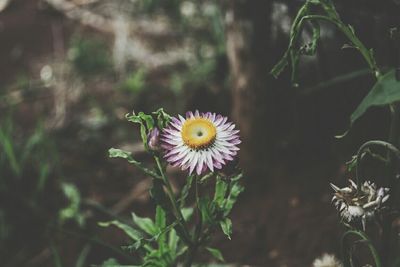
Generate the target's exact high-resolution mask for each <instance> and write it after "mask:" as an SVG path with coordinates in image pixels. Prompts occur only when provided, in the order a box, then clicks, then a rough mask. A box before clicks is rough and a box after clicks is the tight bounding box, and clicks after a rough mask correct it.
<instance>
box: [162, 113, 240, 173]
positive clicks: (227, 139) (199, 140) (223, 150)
mask: <svg viewBox="0 0 400 267" xmlns="http://www.w3.org/2000/svg"><path fill="white" fill-rule="evenodd" d="M227 120H228V118H226V117H223V116H221V115H217V114H215V113H211V112H207V113H199V112H198V111H196V112H194V113H192V112H187V113H186V118H184V117H182V116H179V118H172V120H171V122H170V124H169V125H168V126H167V127H166V128H164V129H163V133H162V135H161V141H162V146H163V148H164V149H165V151H166V154H165V158H166V160H167V161H168V162H169V163H170V164H172V165H173V166H179V167H181V168H182V169H183V170H186V169H189V173H190V174H191V173H192V172H193V171H194V170H196V173H197V174H198V175H200V174H202V173H204V172H205V171H206V170H207V169H208V170H210V171H214V169H221V168H222V166H224V165H225V164H226V163H227V162H229V161H232V160H234V157H235V156H236V154H237V151H238V150H239V148H238V147H237V145H238V144H240V142H241V141H240V140H239V130H235V125H234V124H233V123H231V122H227Z"/></svg>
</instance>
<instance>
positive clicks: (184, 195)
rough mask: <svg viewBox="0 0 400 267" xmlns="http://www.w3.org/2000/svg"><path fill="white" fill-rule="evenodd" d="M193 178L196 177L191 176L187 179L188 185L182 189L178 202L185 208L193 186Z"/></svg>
mask: <svg viewBox="0 0 400 267" xmlns="http://www.w3.org/2000/svg"><path fill="white" fill-rule="evenodd" d="M193 177H194V175H189V176H188V177H187V179H186V184H185V185H184V186H183V188H182V192H181V197H180V199H179V201H178V202H179V205H180V207H183V206H185V201H186V199H187V197H188V195H189V191H190V188H191V187H192V184H193Z"/></svg>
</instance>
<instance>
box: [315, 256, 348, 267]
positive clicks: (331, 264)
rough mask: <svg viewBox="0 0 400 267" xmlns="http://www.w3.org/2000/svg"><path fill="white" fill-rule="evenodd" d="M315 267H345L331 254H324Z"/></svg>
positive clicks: (317, 259)
mask: <svg viewBox="0 0 400 267" xmlns="http://www.w3.org/2000/svg"><path fill="white" fill-rule="evenodd" d="M312 266H313V267H343V264H342V263H341V262H340V261H339V260H338V259H337V258H336V257H335V256H334V255H331V254H327V253H324V254H323V255H322V256H321V257H319V258H316V259H315V260H314V262H313V265H312Z"/></svg>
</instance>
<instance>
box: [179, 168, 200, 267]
mask: <svg viewBox="0 0 400 267" xmlns="http://www.w3.org/2000/svg"><path fill="white" fill-rule="evenodd" d="M199 178H200V177H199V176H197V175H196V176H195V180H194V183H195V194H196V195H195V197H196V210H197V217H198V220H199V222H198V224H197V225H196V229H195V233H194V239H193V244H192V245H191V246H189V252H188V254H187V257H186V260H185V264H184V267H190V266H192V263H193V260H194V257H195V255H196V252H197V249H198V248H199V246H200V243H201V242H200V241H201V240H202V237H201V234H202V229H203V218H202V214H201V211H200V205H199V182H200V181H199Z"/></svg>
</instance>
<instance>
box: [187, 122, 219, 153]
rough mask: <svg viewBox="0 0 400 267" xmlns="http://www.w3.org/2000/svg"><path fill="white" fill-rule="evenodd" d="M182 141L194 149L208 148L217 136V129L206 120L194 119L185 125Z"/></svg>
mask: <svg viewBox="0 0 400 267" xmlns="http://www.w3.org/2000/svg"><path fill="white" fill-rule="evenodd" d="M181 134H182V139H183V142H185V144H186V145H187V146H188V147H190V148H192V149H201V148H207V147H209V146H210V145H212V144H213V142H214V140H215V137H216V136H217V128H215V126H214V125H213V124H212V123H211V121H209V120H207V119H204V118H192V119H188V120H186V121H185V122H184V123H183V126H182V131H181Z"/></svg>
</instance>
